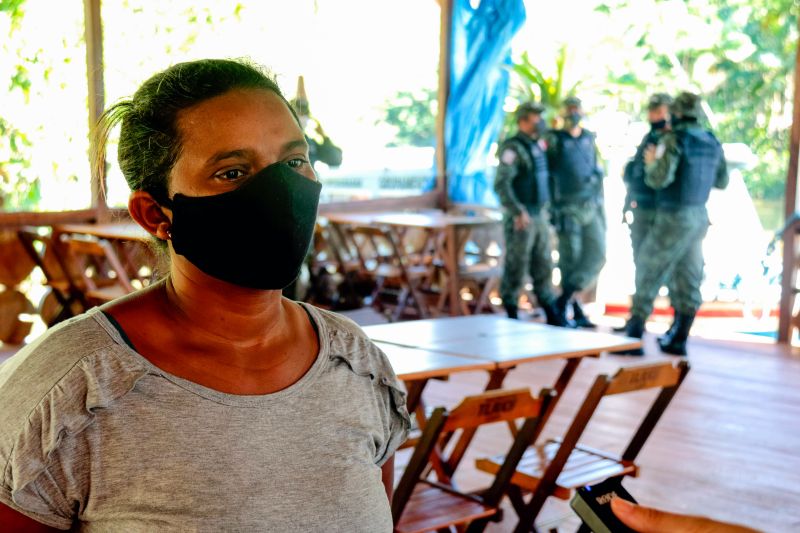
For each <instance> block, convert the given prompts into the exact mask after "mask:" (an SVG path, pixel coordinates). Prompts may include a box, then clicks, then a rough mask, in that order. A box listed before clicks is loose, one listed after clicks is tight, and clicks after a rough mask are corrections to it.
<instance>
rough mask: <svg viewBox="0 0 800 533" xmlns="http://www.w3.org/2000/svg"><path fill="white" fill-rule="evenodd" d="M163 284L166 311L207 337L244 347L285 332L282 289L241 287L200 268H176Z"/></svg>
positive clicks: (285, 316)
mask: <svg viewBox="0 0 800 533" xmlns="http://www.w3.org/2000/svg"><path fill="white" fill-rule="evenodd" d="M176 266H177V265H175V263H173V268H172V272H171V275H170V276H169V277H168V278H167V280H166V281H165V284H164V288H163V291H162V294H163V295H164V299H163V305H164V306H165V307H166V309H165V310H166V311H167V312H168V313H169V315H170V316H172V317H173V318H174V320H176V321H177V322H180V323H182V324H186V325H189V326H191V330H192V331H195V332H198V333H200V334H201V335H202V336H203V337H204V338H206V339H207V340H212V341H215V342H223V343H226V344H229V345H231V346H236V347H239V348H241V349H247V348H250V347H255V346H257V345H263V344H264V343H269V341H270V340H271V339H272V340H274V339H276V338H279V337H280V336H281V334H282V333H285V327H284V326H285V325H286V320H287V310H286V305H289V302H288V301H285V300H283V298H282V296H281V291H280V290H257V289H248V288H245V287H239V286H236V285H233V284H230V283H227V282H224V281H221V280H218V279H216V278H213V277H211V276H208V275H206V274H204V273H202V272H200V271H199V270H198V269H196V268H194V267H193V266H190V268H188V269H187V268H180V267H178V268H175V267H176Z"/></svg>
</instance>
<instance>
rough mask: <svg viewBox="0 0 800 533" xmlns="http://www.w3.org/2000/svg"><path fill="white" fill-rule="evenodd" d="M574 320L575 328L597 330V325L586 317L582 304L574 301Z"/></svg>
mask: <svg viewBox="0 0 800 533" xmlns="http://www.w3.org/2000/svg"><path fill="white" fill-rule="evenodd" d="M572 320H574V321H575V327H578V328H592V329H594V328H597V324H595V323H593V322H592V321H591V320H589V319H588V318H587V317H586V314H585V313H584V312H583V308H582V307H581V304H579V303H578V301H577V300H572Z"/></svg>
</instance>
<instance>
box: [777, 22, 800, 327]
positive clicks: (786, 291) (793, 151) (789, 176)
mask: <svg viewBox="0 0 800 533" xmlns="http://www.w3.org/2000/svg"><path fill="white" fill-rule="evenodd" d="M798 28H800V19H798ZM793 105H794V107H793V111H792V133H791V138H790V140H789V168H788V170H787V172H786V198H785V202H786V203H785V209H784V221H785V222H788V221H789V220H790V219H791V218H792V215H794V213H795V211H796V210H797V171H798V156H800V40H798V45H797V50H796V52H795V64H794V103H793ZM796 233H797V229H796V228H795V224H787V226H786V227H785V229H784V232H783V275H782V276H781V306H780V320H779V323H778V342H781V343H787V342H789V340H790V335H791V321H792V304H793V303H794V278H795V258H796V255H797V247H796V246H795V235H796Z"/></svg>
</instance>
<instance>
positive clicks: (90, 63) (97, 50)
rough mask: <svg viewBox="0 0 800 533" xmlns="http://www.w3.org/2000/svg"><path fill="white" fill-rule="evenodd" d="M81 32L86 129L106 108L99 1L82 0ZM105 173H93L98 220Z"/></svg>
mask: <svg viewBox="0 0 800 533" xmlns="http://www.w3.org/2000/svg"><path fill="white" fill-rule="evenodd" d="M83 13H84V35H85V40H86V79H87V81H88V83H89V93H88V96H89V131H90V132H91V131H93V130H94V126H95V124H96V123H97V120H98V119H99V118H100V115H102V114H103V109H104V108H105V85H104V80H103V23H102V21H101V20H100V0H83ZM105 181H106V178H105V173H103V174H102V175H98V176H95V175H94V173H92V207H93V208H94V209H95V210H96V211H97V219H98V221H104V220H106V219H107V218H108V205H107V204H106V195H105V190H106V182H105Z"/></svg>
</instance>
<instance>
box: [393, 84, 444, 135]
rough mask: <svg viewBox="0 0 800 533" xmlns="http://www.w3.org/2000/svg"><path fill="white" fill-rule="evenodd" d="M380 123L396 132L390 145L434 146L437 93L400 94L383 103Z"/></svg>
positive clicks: (414, 92)
mask: <svg viewBox="0 0 800 533" xmlns="http://www.w3.org/2000/svg"><path fill="white" fill-rule="evenodd" d="M380 122H381V123H385V124H389V125H390V126H393V127H394V128H395V130H396V131H397V133H396V135H395V140H394V141H393V142H391V143H390V144H389V146H435V145H436V90H435V89H419V90H417V91H399V92H398V93H397V94H395V95H394V96H393V97H392V98H391V99H390V100H388V101H387V102H386V105H385V106H384V108H383V119H382V120H381V121H380Z"/></svg>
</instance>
